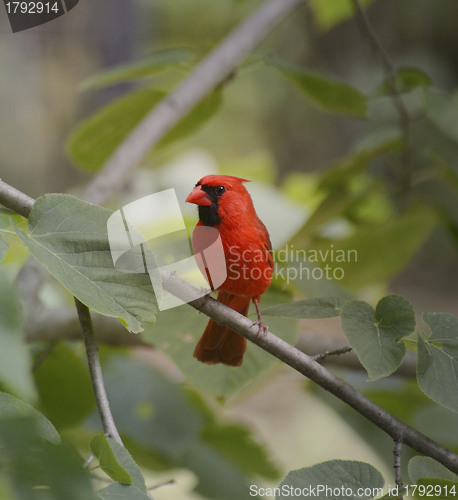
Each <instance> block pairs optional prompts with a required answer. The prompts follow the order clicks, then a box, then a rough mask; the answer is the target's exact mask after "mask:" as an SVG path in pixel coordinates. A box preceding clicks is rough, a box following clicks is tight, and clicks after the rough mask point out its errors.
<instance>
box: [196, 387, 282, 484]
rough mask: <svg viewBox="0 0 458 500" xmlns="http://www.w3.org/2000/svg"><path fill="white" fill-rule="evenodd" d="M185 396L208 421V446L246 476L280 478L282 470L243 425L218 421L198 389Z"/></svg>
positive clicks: (206, 433)
mask: <svg viewBox="0 0 458 500" xmlns="http://www.w3.org/2000/svg"><path fill="white" fill-rule="evenodd" d="M186 396H187V399H188V401H190V402H191V403H192V405H193V407H195V408H196V409H197V410H198V411H199V413H200V414H201V416H203V418H204V420H205V421H206V422H205V427H204V428H203V431H202V432H201V437H202V440H203V441H204V442H205V443H206V444H208V445H209V446H211V447H212V448H214V449H215V450H217V451H218V452H219V453H221V454H222V455H223V456H224V457H226V458H227V459H228V460H230V461H231V462H232V463H233V464H234V465H235V466H236V467H237V468H238V469H239V470H240V471H241V472H243V473H244V474H245V475H247V476H252V475H258V476H263V477H266V478H269V479H279V471H278V469H277V468H276V467H275V465H274V464H273V463H272V461H271V460H270V459H269V457H268V456H267V453H266V450H265V449H264V448H263V447H262V446H261V445H260V444H259V443H257V442H256V441H255V440H254V439H253V436H252V435H251V433H250V432H249V431H248V430H247V429H245V428H244V427H242V426H241V425H234V424H225V423H221V422H219V421H218V420H217V418H216V416H215V415H214V413H213V409H211V408H210V406H209V405H208V404H207V402H206V400H205V399H204V398H203V396H201V394H200V393H199V392H197V391H196V390H193V389H191V388H186Z"/></svg>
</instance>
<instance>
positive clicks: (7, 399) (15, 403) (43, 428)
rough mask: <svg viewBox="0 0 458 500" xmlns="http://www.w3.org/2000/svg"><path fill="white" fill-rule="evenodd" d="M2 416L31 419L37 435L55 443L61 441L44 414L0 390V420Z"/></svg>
mask: <svg viewBox="0 0 458 500" xmlns="http://www.w3.org/2000/svg"><path fill="white" fill-rule="evenodd" d="M4 418H8V419H13V418H14V419H22V418H30V419H33V420H34V421H35V425H36V431H37V433H38V435H39V436H41V437H42V438H44V439H46V440H47V441H49V442H50V443H53V444H56V445H57V444H60V442H61V441H60V436H59V434H58V432H57V431H56V429H55V427H54V426H53V425H52V423H51V422H50V421H49V420H48V419H47V418H46V417H45V416H44V415H42V414H41V413H40V412H39V411H37V410H35V408H33V407H32V406H30V405H28V404H27V403H24V402H23V401H21V400H19V399H16V398H15V397H14V396H11V394H6V393H4V392H0V421H1V420H2V419H4Z"/></svg>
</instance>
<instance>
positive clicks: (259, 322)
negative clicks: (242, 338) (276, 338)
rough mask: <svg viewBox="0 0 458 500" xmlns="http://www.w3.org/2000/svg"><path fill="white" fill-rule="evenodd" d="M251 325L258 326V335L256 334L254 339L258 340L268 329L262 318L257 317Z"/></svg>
mask: <svg viewBox="0 0 458 500" xmlns="http://www.w3.org/2000/svg"><path fill="white" fill-rule="evenodd" d="M253 326H259V331H258V335H257V336H256V341H258V340H259V339H260V338H261V337H262V336H263V335H266V334H267V332H268V331H269V327H268V326H267V325H265V324H264V323H263V322H262V320H260V319H258V320H257V321H254V322H253Z"/></svg>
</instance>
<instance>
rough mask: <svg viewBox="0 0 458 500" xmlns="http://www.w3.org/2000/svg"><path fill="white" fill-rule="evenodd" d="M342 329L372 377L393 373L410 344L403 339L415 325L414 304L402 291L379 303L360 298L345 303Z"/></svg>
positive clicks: (342, 314) (342, 312)
mask: <svg viewBox="0 0 458 500" xmlns="http://www.w3.org/2000/svg"><path fill="white" fill-rule="evenodd" d="M340 316H341V321H342V329H343V331H344V333H345V336H346V337H347V339H348V342H349V344H350V345H351V347H353V349H354V350H355V352H356V354H357V355H358V358H359V360H360V361H361V363H362V365H363V366H364V368H366V370H367V372H368V374H369V379H370V380H377V379H379V378H382V377H386V376H387V375H390V374H391V373H393V372H394V371H395V370H396V369H397V368H398V367H399V365H400V364H401V362H402V360H403V358H404V355H405V352H406V347H405V344H404V343H403V342H399V341H400V340H401V339H402V338H403V337H406V336H407V335H410V334H411V333H412V332H413V331H414V329H415V324H416V323H415V311H414V309H413V307H412V304H411V303H410V302H409V301H408V300H406V299H404V298H403V297H401V296H399V295H388V296H386V297H384V298H383V299H382V300H380V302H379V303H378V304H377V307H376V309H375V311H374V309H373V308H372V306H371V305H369V304H368V303H366V302H362V301H359V300H352V301H350V302H348V303H347V304H345V305H344V306H343V308H342V311H341V314H340Z"/></svg>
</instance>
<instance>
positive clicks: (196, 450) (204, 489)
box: [181, 442, 253, 500]
mask: <svg viewBox="0 0 458 500" xmlns="http://www.w3.org/2000/svg"><path fill="white" fill-rule="evenodd" d="M181 466H182V467H185V468H187V469H190V470H191V471H193V472H194V474H196V475H197V477H198V478H199V483H198V484H197V486H196V489H195V492H196V493H198V494H199V495H201V496H203V497H204V498H215V499H216V498H217V499H218V500H234V499H237V500H250V499H251V498H253V496H252V495H251V493H250V489H249V484H250V483H251V484H252V480H251V481H250V482H248V481H247V479H246V477H245V476H244V475H242V474H241V472H240V471H239V470H238V469H237V468H236V467H234V465H233V464H232V463H230V462H228V461H227V460H225V459H224V458H223V457H222V456H221V455H220V454H219V453H217V452H216V451H215V450H214V449H213V448H211V447H210V446H208V445H206V444H205V443H202V442H196V443H195V445H194V446H193V447H192V448H191V449H189V450H188V452H187V453H186V454H185V455H184V456H183V461H182V465H181Z"/></svg>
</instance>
